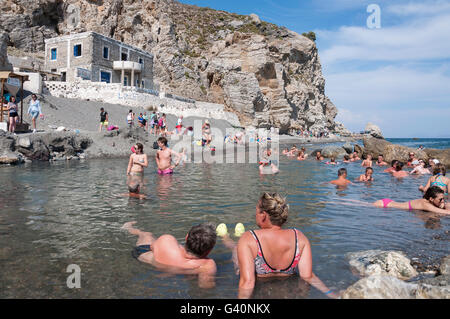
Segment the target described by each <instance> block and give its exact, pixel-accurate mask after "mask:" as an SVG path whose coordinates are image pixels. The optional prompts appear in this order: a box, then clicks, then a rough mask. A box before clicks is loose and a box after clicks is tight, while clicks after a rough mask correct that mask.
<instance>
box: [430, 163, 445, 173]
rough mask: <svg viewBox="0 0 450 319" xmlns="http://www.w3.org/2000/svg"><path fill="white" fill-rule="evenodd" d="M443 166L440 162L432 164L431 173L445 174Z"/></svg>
mask: <svg viewBox="0 0 450 319" xmlns="http://www.w3.org/2000/svg"><path fill="white" fill-rule="evenodd" d="M445 172H446V171H445V166H444V165H442V164H441V163H439V164H436V165H434V168H433V175H437V174H442V175H444V176H445Z"/></svg>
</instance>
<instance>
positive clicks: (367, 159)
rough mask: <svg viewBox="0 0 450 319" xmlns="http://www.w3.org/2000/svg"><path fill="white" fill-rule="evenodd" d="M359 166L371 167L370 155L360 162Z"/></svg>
mask: <svg viewBox="0 0 450 319" xmlns="http://www.w3.org/2000/svg"><path fill="white" fill-rule="evenodd" d="M361 166H363V167H372V155H370V154H368V155H367V157H366V159H365V160H364V161H362V163H361Z"/></svg>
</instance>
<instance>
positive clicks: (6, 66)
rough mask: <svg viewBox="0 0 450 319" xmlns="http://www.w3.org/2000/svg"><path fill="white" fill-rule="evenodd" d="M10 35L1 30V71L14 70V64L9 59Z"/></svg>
mask: <svg viewBox="0 0 450 319" xmlns="http://www.w3.org/2000/svg"><path fill="white" fill-rule="evenodd" d="M7 46H8V35H7V34H6V33H5V32H0V71H12V65H11V64H10V63H9V61H8V53H7Z"/></svg>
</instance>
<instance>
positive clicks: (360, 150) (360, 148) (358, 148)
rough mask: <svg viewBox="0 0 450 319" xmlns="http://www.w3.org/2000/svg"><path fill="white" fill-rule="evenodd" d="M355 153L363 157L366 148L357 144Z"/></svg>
mask: <svg viewBox="0 0 450 319" xmlns="http://www.w3.org/2000/svg"><path fill="white" fill-rule="evenodd" d="M355 152H356V153H357V154H358V156H359V157H361V156H362V155H363V154H364V147H362V146H361V145H358V144H355Z"/></svg>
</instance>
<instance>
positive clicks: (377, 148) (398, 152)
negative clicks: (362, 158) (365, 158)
mask: <svg viewBox="0 0 450 319" xmlns="http://www.w3.org/2000/svg"><path fill="white" fill-rule="evenodd" d="M363 143H364V154H366V155H367V154H371V155H372V156H373V158H376V157H377V156H378V155H380V154H383V156H384V160H385V161H386V162H391V161H392V160H399V161H404V162H406V161H408V158H409V153H411V152H413V153H415V154H416V157H417V158H420V159H423V160H425V161H428V158H429V156H428V155H427V153H426V152H425V151H424V150H421V151H420V150H417V149H414V148H410V147H406V146H402V145H397V144H392V143H390V142H388V141H386V140H382V139H377V138H371V137H365V138H363Z"/></svg>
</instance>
